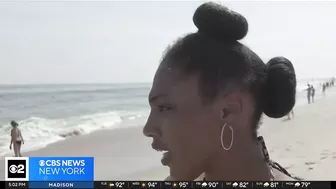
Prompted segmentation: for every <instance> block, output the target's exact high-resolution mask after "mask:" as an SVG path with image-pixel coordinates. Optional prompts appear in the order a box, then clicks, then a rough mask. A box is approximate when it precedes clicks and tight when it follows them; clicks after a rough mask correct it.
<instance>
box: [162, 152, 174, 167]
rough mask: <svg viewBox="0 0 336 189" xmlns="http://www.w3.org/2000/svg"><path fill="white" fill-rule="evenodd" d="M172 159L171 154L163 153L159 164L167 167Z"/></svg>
mask: <svg viewBox="0 0 336 189" xmlns="http://www.w3.org/2000/svg"><path fill="white" fill-rule="evenodd" d="M171 159H172V154H171V153H170V152H165V153H164V154H163V156H162V159H161V163H162V165H164V166H168V165H169V163H170V161H171Z"/></svg>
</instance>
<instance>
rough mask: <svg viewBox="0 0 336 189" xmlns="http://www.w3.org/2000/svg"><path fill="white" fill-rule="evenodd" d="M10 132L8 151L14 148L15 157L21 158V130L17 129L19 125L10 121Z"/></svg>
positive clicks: (22, 142)
mask: <svg viewBox="0 0 336 189" xmlns="http://www.w3.org/2000/svg"><path fill="white" fill-rule="evenodd" d="M11 125H12V127H13V128H12V130H11V141H10V145H9V149H10V150H11V149H12V145H13V146H14V154H15V157H22V155H21V145H22V144H24V140H23V137H22V133H21V130H20V129H19V128H18V126H19V124H18V123H17V122H16V121H11Z"/></svg>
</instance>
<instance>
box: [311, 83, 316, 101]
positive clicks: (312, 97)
mask: <svg viewBox="0 0 336 189" xmlns="http://www.w3.org/2000/svg"><path fill="white" fill-rule="evenodd" d="M314 96H315V88H314V86H313V85H312V86H311V99H312V103H314Z"/></svg>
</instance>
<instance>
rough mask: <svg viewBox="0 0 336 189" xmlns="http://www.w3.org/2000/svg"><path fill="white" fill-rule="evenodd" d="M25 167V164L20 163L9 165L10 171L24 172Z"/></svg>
mask: <svg viewBox="0 0 336 189" xmlns="http://www.w3.org/2000/svg"><path fill="white" fill-rule="evenodd" d="M24 168H25V166H24V165H23V164H19V165H17V166H16V165H11V166H9V172H11V173H20V174H22V173H24Z"/></svg>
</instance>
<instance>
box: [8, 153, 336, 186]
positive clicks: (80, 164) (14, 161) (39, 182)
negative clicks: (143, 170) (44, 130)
mask: <svg viewBox="0 0 336 189" xmlns="http://www.w3.org/2000/svg"><path fill="white" fill-rule="evenodd" d="M2 183H3V184H2V185H5V186H4V187H5V188H6V189H49V188H58V189H68V188H76V189H78V188H81V189H93V188H95V189H96V188H97V189H108V188H116V189H119V188H172V189H175V188H204V189H205V188H228V189H231V188H232V189H236V188H237V189H238V188H272V189H277V188H283V189H291V188H295V189H296V188H312V189H313V188H323V189H330V188H334V187H335V182H310V181H288V182H277V181H272V182H231V181H230V182H226V181H218V182H216V181H210V182H205V181H199V182H197V181H196V182H189V181H162V182H158V181H128V182H126V181H94V159H93V157H6V158H5V182H2ZM2 188H3V187H2Z"/></svg>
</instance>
